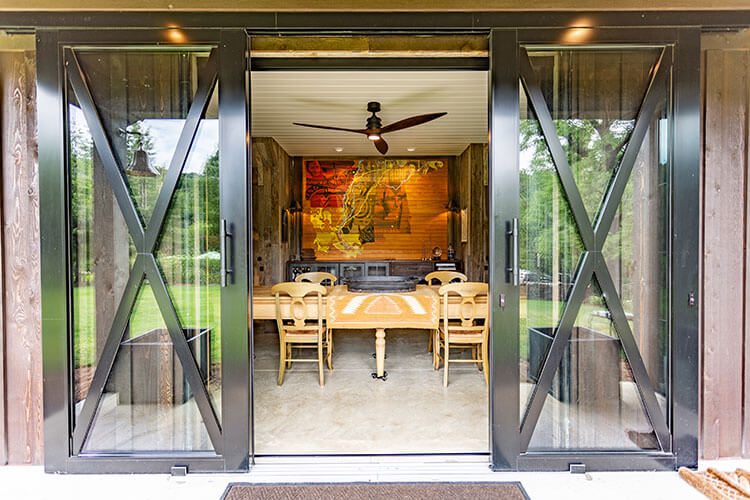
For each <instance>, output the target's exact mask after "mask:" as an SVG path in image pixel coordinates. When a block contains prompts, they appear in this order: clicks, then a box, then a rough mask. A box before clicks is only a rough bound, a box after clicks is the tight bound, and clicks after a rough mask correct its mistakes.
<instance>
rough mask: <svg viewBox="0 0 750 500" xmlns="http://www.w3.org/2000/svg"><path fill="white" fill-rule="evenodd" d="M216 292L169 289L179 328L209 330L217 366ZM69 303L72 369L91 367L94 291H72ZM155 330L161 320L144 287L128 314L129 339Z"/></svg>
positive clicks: (216, 287) (217, 289)
mask: <svg viewBox="0 0 750 500" xmlns="http://www.w3.org/2000/svg"><path fill="white" fill-rule="evenodd" d="M220 290H221V288H220V287H219V285H202V286H200V287H197V286H195V285H174V286H170V287H169V292H170V294H171V296H172V299H173V301H174V304H175V308H176V309H177V314H178V316H179V318H180V322H181V323H182V326H183V328H198V327H200V328H211V360H212V363H218V362H220V359H221V357H220V356H221V351H220V346H221V324H220V321H219V320H220V310H219V309H220V302H219V299H220ZM73 303H74V306H73V309H74V313H73V325H74V337H73V352H74V363H75V367H76V368H78V367H82V366H92V365H94V364H95V359H94V358H95V353H96V331H95V321H96V320H95V317H96V314H95V309H96V303H95V300H94V288H93V287H90V286H87V287H79V288H75V289H74V290H73ZM157 328H165V324H164V320H163V319H162V315H161V312H160V310H159V306H158V305H157V303H156V299H155V298H154V295H153V292H152V291H151V287H150V286H148V285H145V286H144V287H143V288H142V289H141V292H140V293H139V296H138V298H137V299H136V303H135V306H134V308H133V312H132V313H131V321H130V332H129V337H130V338H132V337H136V336H138V335H141V334H143V333H145V332H148V331H150V330H153V329H157Z"/></svg>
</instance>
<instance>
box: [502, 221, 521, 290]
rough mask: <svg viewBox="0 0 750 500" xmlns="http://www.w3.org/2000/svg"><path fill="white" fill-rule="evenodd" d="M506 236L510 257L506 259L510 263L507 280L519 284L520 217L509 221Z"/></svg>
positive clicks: (507, 267)
mask: <svg viewBox="0 0 750 500" xmlns="http://www.w3.org/2000/svg"><path fill="white" fill-rule="evenodd" d="M505 236H506V240H507V242H508V258H507V259H506V262H508V265H507V266H506V267H505V282H506V283H513V286H518V285H519V276H518V274H519V273H518V217H514V218H513V219H511V220H509V221H508V222H507V224H506V231H505Z"/></svg>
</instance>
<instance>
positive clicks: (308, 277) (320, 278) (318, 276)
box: [294, 271, 338, 286]
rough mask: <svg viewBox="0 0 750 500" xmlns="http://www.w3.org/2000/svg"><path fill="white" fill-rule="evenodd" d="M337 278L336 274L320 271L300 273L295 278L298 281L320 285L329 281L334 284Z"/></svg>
mask: <svg viewBox="0 0 750 500" xmlns="http://www.w3.org/2000/svg"><path fill="white" fill-rule="evenodd" d="M337 279H338V278H336V275H334V274H331V273H326V272H323V271H318V272H312V273H302V274H299V275H297V277H296V278H294V281H295V282H297V283H318V284H319V285H323V284H325V282H326V281H328V282H329V283H330V284H331V286H333V285H335V284H336V280H337Z"/></svg>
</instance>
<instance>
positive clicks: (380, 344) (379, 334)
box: [375, 328, 385, 377]
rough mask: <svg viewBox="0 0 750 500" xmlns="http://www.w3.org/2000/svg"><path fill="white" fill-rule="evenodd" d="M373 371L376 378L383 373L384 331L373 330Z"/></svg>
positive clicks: (380, 329)
mask: <svg viewBox="0 0 750 500" xmlns="http://www.w3.org/2000/svg"><path fill="white" fill-rule="evenodd" d="M375 367H376V368H375V371H376V373H377V376H378V377H382V376H383V374H384V373H385V329H384V328H378V329H376V330H375Z"/></svg>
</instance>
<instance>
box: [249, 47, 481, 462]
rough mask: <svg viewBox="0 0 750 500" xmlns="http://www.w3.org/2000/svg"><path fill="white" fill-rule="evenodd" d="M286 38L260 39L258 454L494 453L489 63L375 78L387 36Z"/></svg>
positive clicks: (254, 90) (455, 52)
mask: <svg viewBox="0 0 750 500" xmlns="http://www.w3.org/2000/svg"><path fill="white" fill-rule="evenodd" d="M450 42H451V41H449V43H450ZM452 42H453V46H452V47H451V48H450V50H451V52H450V54H451V55H452V56H455V57H463V58H465V60H466V61H468V60H469V59H473V60H476V59H477V56H486V47H482V44H485V45H486V40H478V41H475V40H472V41H471V42H472V43H467V40H466V39H464V40H463V48H460V46H459V45H457V44H456V43H455V40H453V41H452ZM285 43H286V45H284V44H279V42H278V41H277V40H270V41H269V40H264V39H257V40H254V45H253V55H254V57H255V59H254V61H259V62H256V64H258V68H261V69H262V70H259V71H254V72H253V73H252V78H251V101H252V103H253V106H252V152H253V157H252V189H253V207H252V224H253V227H252V245H253V310H252V315H253V327H254V328H253V340H254V345H253V349H254V374H253V395H254V445H255V453H256V455H257V456H263V455H299V454H404V453H487V452H488V450H489V435H488V432H489V424H488V408H489V407H488V384H487V374H488V371H489V370H488V364H487V363H488V359H487V358H488V354H487V349H488V342H489V339H488V335H487V328H486V326H487V321H486V318H487V285H486V284H487V281H488V235H487V230H488V224H487V214H488V204H487V189H488V188H487V186H488V178H487V176H488V171H487V165H488V156H487V138H488V135H487V124H488V119H487V109H488V107H487V102H488V101H487V92H488V74H487V71H486V61H485V67H484V68H482V67H476V68H469V69H445V70H443V69H440V68H437V66H438V63H436V64H435V65H434V66H435V67H436V68H437V69H434V68H422V69H420V70H415V69H416V68H403V69H394V68H389V69H387V70H383V69H382V68H381V69H380V70H377V69H376V68H377V66H378V65H377V63H378V61H377V60H376V59H377V58H379V57H384V56H388V57H394V56H397V55H399V54H393V53H391V52H389V51H388V40H387V39H380V40H364V39H362V40H360V39H357V38H354V39H348V40H346V41H345V42H342V41H338V42H336V41H332V40H328V42H327V43H328V44H327V45H326V49H327V51H326V52H325V53H323V52H322V51H321V50H320V44H321V43H322V42H321V40H317V41H316V42H315V43H316V44H317V48H316V51H314V52H310V51H306V48H305V47H304V41H301V40H299V39H297V40H294V41H293V42H289V41H287V42H285ZM290 43H293V44H296V45H295V47H296V48H297V50H294V51H292V50H289V49H290V45H289V44H290ZM419 43H420V39H416V41H415V42H412V45H411V49H413V50H412V51H411V52H410V53H409V55H412V56H413V55H414V54H418V55H422V56H423V57H425V60H427V58H428V57H435V55H436V54H438V53H439V54H442V55H443V56H444V55H445V53H444V52H438V51H436V50H434V48H435V46H434V44H435V41H434V40H432V39H430V38H425V39H423V40H422V41H421V44H422V45H421V46H420V45H419ZM442 43H444V44H445V43H446V42H445V41H443V42H442ZM342 44H343V45H342ZM378 44H380V45H378ZM430 44H432V46H431V45H430ZM472 44H475V45H472ZM342 47H345V48H346V49H345V50H342ZM351 47H355V48H356V50H354V51H352V50H351ZM444 48H445V47H443V49H444ZM342 54H346V56H347V57H349V58H350V59H347V61H348V62H347V64H346V66H347V69H345V70H341V69H334V68H335V64H334V62H336V61H340V59H341V55H342ZM310 55H314V56H316V57H321V56H322V57H331V58H332V59H331V61H332V62H331V63H330V64H329V65H328V66H329V67H326V63H325V62H323V63H322V64H320V65H319V66H318V67H317V68H309V67H305V59H304V58H305V57H310ZM264 56H265V57H268V58H269V61H270V60H272V59H274V58H281V60H282V61H283V63H282V64H279V65H278V68H271V66H272V65H271V64H268V65H265V64H263V63H264V61H263V57H264ZM353 56H356V57H353ZM295 58H299V60H297V61H296V62H295ZM373 61H374V63H373ZM436 61H437V60H436ZM295 64H296V66H295ZM321 68H322V69H321ZM436 272H437V273H438V274H437V275H435V274H432V273H436ZM321 273H330V274H321ZM428 275H431V276H430V277H431V279H430V283H429V284H428V282H427V278H428ZM433 276H435V278H433ZM288 283H294V285H292V287H290V288H285V286H286V285H280V284H288ZM441 285H444V286H445V285H447V286H448V288H443V287H441ZM295 287H297V288H295ZM300 287H301V288H300ZM305 287H307V288H305ZM450 287H454V290H453V291H451V289H450ZM295 293H296V294H297V298H295ZM300 294H302V297H301V298H300V297H299V296H300ZM295 304H296V305H295ZM319 312H320V314H318V313H319ZM464 316H465V317H464ZM298 321H301V322H298ZM300 325H304V328H307V330H305V331H302V330H300V328H299V327H300ZM444 326H448V328H449V330H448V332H449V333H448V335H447V336H446V334H445V332H444V331H443V330H444ZM295 327H297V328H296V329H295ZM462 328H463V330H461V329H462ZM441 332H442V333H441ZM451 334H453V336H452V337H451V336H450V335H451ZM305 335H307V336H306V337H305ZM446 344H448V345H449V348H448V349H447V352H448V363H449V371H448V375H447V376H446V371H445V364H446V363H445V361H446V359H445V352H446ZM282 356H284V359H285V360H291V361H284V360H282V359H281V357H282ZM298 360H299V361H298ZM453 360H455V361H453Z"/></svg>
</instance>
